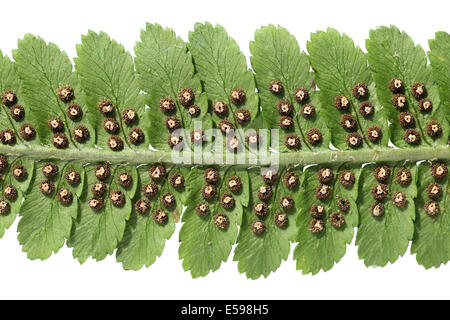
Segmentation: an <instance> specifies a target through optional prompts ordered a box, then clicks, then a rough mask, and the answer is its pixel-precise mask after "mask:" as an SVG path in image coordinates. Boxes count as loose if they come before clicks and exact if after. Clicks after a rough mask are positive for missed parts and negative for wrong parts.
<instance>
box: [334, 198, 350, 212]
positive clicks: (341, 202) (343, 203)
mask: <svg viewBox="0 0 450 320" xmlns="http://www.w3.org/2000/svg"><path fill="white" fill-rule="evenodd" d="M337 207H338V209H339V210H341V211H347V210H348V209H350V201H348V200H347V199H344V198H339V199H338V201H337Z"/></svg>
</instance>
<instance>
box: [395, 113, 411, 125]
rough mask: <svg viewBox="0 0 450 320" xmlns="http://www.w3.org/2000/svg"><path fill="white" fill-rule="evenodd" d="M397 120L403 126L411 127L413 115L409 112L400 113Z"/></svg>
mask: <svg viewBox="0 0 450 320" xmlns="http://www.w3.org/2000/svg"><path fill="white" fill-rule="evenodd" d="M398 121H399V122H400V125H401V126H402V127H403V128H413V127H414V123H415V121H414V117H413V115H412V114H411V113H409V112H402V113H400V114H399V115H398Z"/></svg>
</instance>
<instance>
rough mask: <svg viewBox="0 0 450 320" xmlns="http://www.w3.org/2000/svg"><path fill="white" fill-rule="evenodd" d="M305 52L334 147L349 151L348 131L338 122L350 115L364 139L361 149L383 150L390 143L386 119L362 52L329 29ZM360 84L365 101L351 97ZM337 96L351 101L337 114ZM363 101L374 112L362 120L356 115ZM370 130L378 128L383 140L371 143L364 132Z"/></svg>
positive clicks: (316, 36) (313, 38) (343, 35)
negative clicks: (371, 106) (344, 116)
mask: <svg viewBox="0 0 450 320" xmlns="http://www.w3.org/2000/svg"><path fill="white" fill-rule="evenodd" d="M307 48H308V52H309V54H310V61H311V65H312V67H313V69H314V70H315V71H316V72H315V74H314V81H315V83H316V84H317V86H318V87H319V89H320V98H321V101H322V105H323V109H324V112H323V115H324V117H325V118H326V121H327V123H328V125H329V126H330V130H331V132H332V139H331V141H332V143H333V145H334V146H335V147H337V148H339V149H341V150H348V149H349V148H350V147H349V146H348V145H347V143H346V137H347V135H348V134H349V131H348V130H347V129H344V128H343V127H342V126H341V125H340V123H339V122H340V119H341V117H342V115H343V114H345V113H351V114H352V115H353V116H354V117H355V119H356V120H357V126H356V128H357V131H358V133H359V134H360V135H361V137H362V139H363V144H362V147H363V148H368V147H370V148H374V149H379V148H382V147H386V146H387V144H388V141H389V133H388V132H389V131H388V130H387V121H386V120H387V119H386V118H385V115H384V111H383V110H382V108H381V106H380V105H379V104H378V101H377V97H376V94H375V90H374V86H373V80H372V75H371V72H370V69H369V67H368V63H367V58H366V55H365V54H364V52H363V51H362V50H361V48H359V47H355V44H354V43H353V40H352V39H351V38H349V37H348V36H347V35H346V34H342V35H341V34H340V33H339V32H338V31H337V30H335V29H332V28H328V30H327V32H323V31H318V32H316V33H313V34H311V40H310V41H308V44H307ZM360 82H363V83H365V84H366V85H367V87H368V89H369V96H368V98H364V99H362V100H358V99H356V98H355V96H354V95H353V93H352V89H353V86H354V85H356V84H357V83H360ZM339 95H343V96H345V97H347V99H348V100H349V101H350V107H349V110H348V111H339V110H338V109H337V108H336V107H335V105H334V99H335V97H337V96H339ZM363 100H366V101H370V102H371V103H372V105H373V106H374V108H375V110H374V114H373V115H372V116H371V117H367V118H364V117H363V116H362V115H361V114H360V112H359V108H360V104H361V102H362V101H363ZM372 126H378V127H379V128H380V129H381V131H382V138H381V139H380V140H378V142H371V141H370V140H369V139H368V137H367V130H368V129H369V128H370V127H372Z"/></svg>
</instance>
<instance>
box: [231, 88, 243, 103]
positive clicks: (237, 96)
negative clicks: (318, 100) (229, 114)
mask: <svg viewBox="0 0 450 320" xmlns="http://www.w3.org/2000/svg"><path fill="white" fill-rule="evenodd" d="M230 100H231V102H232V103H233V104H235V105H240V104H242V103H243V102H244V101H245V92H244V90H242V89H239V88H237V89H233V90H232V91H231V93H230Z"/></svg>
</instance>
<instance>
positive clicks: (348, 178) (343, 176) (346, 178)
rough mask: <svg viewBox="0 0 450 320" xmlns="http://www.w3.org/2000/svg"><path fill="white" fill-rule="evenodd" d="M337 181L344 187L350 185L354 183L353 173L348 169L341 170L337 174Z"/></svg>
mask: <svg viewBox="0 0 450 320" xmlns="http://www.w3.org/2000/svg"><path fill="white" fill-rule="evenodd" d="M339 182H340V183H341V184H342V185H343V186H344V187H351V186H352V185H353V184H354V183H355V174H354V173H353V172H351V171H350V170H342V171H341V173H340V174H339Z"/></svg>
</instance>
